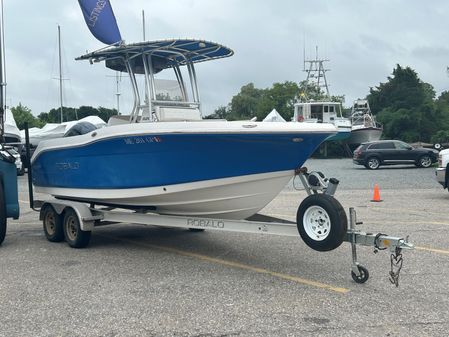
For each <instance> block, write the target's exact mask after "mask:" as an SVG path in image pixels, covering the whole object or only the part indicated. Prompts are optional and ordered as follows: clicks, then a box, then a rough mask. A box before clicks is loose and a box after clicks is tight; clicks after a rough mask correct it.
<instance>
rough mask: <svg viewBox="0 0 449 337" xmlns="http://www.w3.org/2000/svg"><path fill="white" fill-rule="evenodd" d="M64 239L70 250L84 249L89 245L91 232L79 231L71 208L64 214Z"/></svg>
mask: <svg viewBox="0 0 449 337" xmlns="http://www.w3.org/2000/svg"><path fill="white" fill-rule="evenodd" d="M63 228H64V237H65V240H66V242H67V243H68V244H69V246H70V247H72V248H84V247H86V246H87V245H88V244H89V241H90V236H91V232H90V231H83V230H81V226H80V220H79V218H78V215H77V214H76V212H75V211H74V210H73V209H72V208H67V209H66V211H65V212H64V221H63Z"/></svg>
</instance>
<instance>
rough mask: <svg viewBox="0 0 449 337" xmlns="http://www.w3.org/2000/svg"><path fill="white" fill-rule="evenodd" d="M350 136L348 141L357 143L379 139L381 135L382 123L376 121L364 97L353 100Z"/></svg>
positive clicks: (353, 143)
mask: <svg viewBox="0 0 449 337" xmlns="http://www.w3.org/2000/svg"><path fill="white" fill-rule="evenodd" d="M351 123H352V129H351V137H350V138H349V139H348V143H349V144H352V145H359V144H362V143H366V142H372V141H375V140H379V139H380V137H381V136H382V130H383V128H382V125H381V124H379V123H377V122H376V119H375V117H374V116H373V114H372V113H371V109H370V106H369V103H368V100H366V99H358V100H356V101H355V102H354V105H353V106H352V112H351Z"/></svg>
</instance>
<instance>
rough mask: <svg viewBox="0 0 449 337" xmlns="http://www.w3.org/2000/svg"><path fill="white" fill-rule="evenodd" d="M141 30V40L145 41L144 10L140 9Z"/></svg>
mask: <svg viewBox="0 0 449 337" xmlns="http://www.w3.org/2000/svg"><path fill="white" fill-rule="evenodd" d="M142 32H143V40H144V41H145V11H144V10H143V9H142Z"/></svg>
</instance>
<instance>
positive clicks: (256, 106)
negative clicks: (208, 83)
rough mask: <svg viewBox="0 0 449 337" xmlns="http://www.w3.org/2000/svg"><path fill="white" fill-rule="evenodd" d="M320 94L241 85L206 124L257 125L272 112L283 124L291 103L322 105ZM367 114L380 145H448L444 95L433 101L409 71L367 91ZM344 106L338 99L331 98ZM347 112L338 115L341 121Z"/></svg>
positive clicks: (398, 71)
mask: <svg viewBox="0 0 449 337" xmlns="http://www.w3.org/2000/svg"><path fill="white" fill-rule="evenodd" d="M324 98H325V93H324V92H323V91H322V90H321V88H319V87H314V86H313V85H311V84H310V83H309V84H308V83H306V82H305V81H303V82H300V83H295V82H291V81H286V82H284V83H274V84H273V85H272V87H270V88H265V89H260V88H256V87H255V86H254V84H253V83H249V84H246V85H244V86H243V87H242V88H241V89H240V92H239V93H237V94H236V95H234V96H233V97H232V99H231V102H229V104H228V105H226V106H221V107H218V108H217V109H216V110H215V112H214V114H212V115H211V116H209V118H220V119H227V120H242V119H251V118H253V117H257V119H258V120H262V119H263V118H264V117H265V116H266V115H267V114H268V113H269V112H270V111H271V110H272V109H273V108H275V109H276V110H277V111H278V112H279V113H280V115H281V116H282V117H283V118H284V119H285V120H286V121H290V120H291V119H292V116H293V110H294V108H293V106H294V103H295V102H296V101H297V100H301V99H313V100H322V99H324ZM365 98H366V99H368V102H369V104H370V107H371V110H372V113H373V114H374V115H376V117H377V121H378V122H380V123H381V124H383V128H384V131H383V136H382V138H384V139H400V140H403V141H406V142H418V141H421V142H431V143H449V91H444V92H443V93H441V94H440V95H439V96H438V97H436V92H435V90H434V88H433V87H432V85H431V84H429V83H425V82H423V81H422V80H421V79H420V78H419V77H418V74H417V73H416V72H415V71H414V70H413V69H411V68H410V67H401V66H400V65H397V66H396V68H395V69H393V72H392V74H391V76H388V77H387V80H386V82H384V83H380V84H379V85H377V86H373V87H371V89H370V91H369V93H368V94H367V95H366V97H365ZM331 100H333V101H340V102H343V101H344V96H334V97H331ZM350 112H351V108H350V107H347V108H345V109H344V114H345V115H346V117H349V116H350Z"/></svg>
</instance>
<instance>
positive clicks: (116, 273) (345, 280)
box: [0, 159, 449, 337]
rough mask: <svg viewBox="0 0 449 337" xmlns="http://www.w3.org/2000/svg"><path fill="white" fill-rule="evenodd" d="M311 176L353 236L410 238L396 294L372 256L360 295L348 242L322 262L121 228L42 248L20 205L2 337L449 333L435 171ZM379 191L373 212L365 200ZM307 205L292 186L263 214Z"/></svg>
mask: <svg viewBox="0 0 449 337" xmlns="http://www.w3.org/2000/svg"><path fill="white" fill-rule="evenodd" d="M306 165H307V166H308V167H309V169H310V170H321V171H322V172H324V173H325V174H326V175H327V176H330V177H331V176H333V177H336V178H338V179H339V180H340V186H339V189H338V191H337V194H336V197H337V199H338V200H339V201H340V202H341V203H342V205H343V206H344V208H345V209H346V210H347V209H348V208H349V207H355V209H356V211H357V214H358V219H359V220H361V221H363V222H364V224H363V225H361V226H360V229H361V230H364V231H375V232H382V233H388V234H391V235H397V236H399V237H404V236H406V235H410V240H411V241H412V242H413V243H414V244H415V245H416V246H417V249H415V250H414V251H407V252H404V268H403V269H402V271H401V278H400V286H399V288H396V287H394V286H392V285H391V284H390V282H389V281H388V271H389V267H390V266H389V263H390V262H389V255H388V253H387V252H379V253H378V254H373V249H372V248H369V247H361V248H360V249H359V258H360V260H361V262H362V264H363V265H364V266H366V267H367V268H368V269H369V271H370V275H371V276H370V279H369V280H368V282H367V283H365V284H362V285H360V284H356V283H354V282H353V281H352V279H351V277H350V264H351V255H350V246H349V245H348V244H346V243H344V244H343V245H342V246H340V247H339V248H337V249H335V250H334V251H331V252H326V253H318V252H315V251H313V250H311V249H310V248H308V247H307V246H306V245H305V244H304V243H302V241H301V240H300V239H299V238H293V237H277V236H264V235H258V234H257V235H254V234H252V235H250V234H238V233H220V232H214V231H212V230H208V231H205V232H202V233H194V232H189V231H186V230H180V229H169V228H158V227H152V226H140V225H132V224H121V225H113V226H105V227H99V228H98V229H96V230H95V231H94V232H93V235H92V239H91V243H90V245H89V247H88V248H86V249H71V248H69V247H68V246H67V245H66V244H65V243H50V242H48V241H47V240H46V239H45V237H44V235H43V232H42V224H41V223H40V222H39V220H38V214H37V213H36V212H34V211H31V210H29V208H27V205H26V204H25V203H22V204H21V219H20V220H19V221H10V222H9V224H8V225H9V228H8V233H7V237H6V240H5V242H4V244H3V245H2V246H1V247H0V299H1V301H0V336H5V337H6V336H8V337H9V336H201V337H205V336H214V337H215V336H445V335H447V331H448V330H449V263H448V262H449V236H448V235H447V234H448V231H449V219H448V216H447V209H448V205H449V193H448V192H447V191H446V190H443V189H442V188H441V187H440V186H439V185H438V184H437V183H436V182H435V178H434V169H417V168H414V167H402V168H399V167H389V168H382V169H380V170H377V171H369V170H366V169H365V168H363V167H359V166H354V165H353V164H352V161H351V160H348V159H344V160H309V161H308V162H307V164H306ZM375 183H377V184H378V185H379V187H380V194H381V198H382V199H383V202H381V203H372V202H370V199H371V198H372V193H373V190H372V188H373V185H374V184H375ZM19 184H20V199H21V200H22V201H26V200H27V192H26V191H27V190H26V180H25V177H20V179H19ZM305 196H306V195H305V192H304V191H295V190H294V188H293V186H292V184H290V185H289V186H288V187H287V188H286V189H285V190H284V191H283V192H282V193H281V194H280V195H279V196H278V197H277V198H276V199H275V200H273V202H272V203H270V204H269V205H268V206H267V207H266V208H265V209H264V210H263V212H264V213H266V214H270V215H274V216H283V217H285V218H289V219H292V220H294V218H295V214H296V208H297V206H298V204H299V203H300V202H301V200H302V199H303V198H304V197H305Z"/></svg>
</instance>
